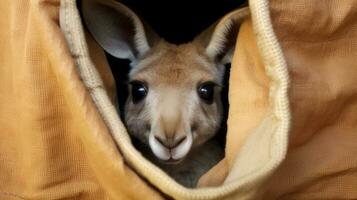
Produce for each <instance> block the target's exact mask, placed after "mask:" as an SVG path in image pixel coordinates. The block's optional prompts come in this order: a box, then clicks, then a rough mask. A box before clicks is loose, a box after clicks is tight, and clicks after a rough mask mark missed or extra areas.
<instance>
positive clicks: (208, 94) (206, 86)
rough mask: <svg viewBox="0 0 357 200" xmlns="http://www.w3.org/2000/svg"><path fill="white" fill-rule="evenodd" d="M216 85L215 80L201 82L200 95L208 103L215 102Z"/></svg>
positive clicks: (198, 91) (198, 89) (198, 90)
mask: <svg viewBox="0 0 357 200" xmlns="http://www.w3.org/2000/svg"><path fill="white" fill-rule="evenodd" d="M215 85H216V84H215V83H213V82H205V83H202V84H200V85H199V86H198V88H197V93H198V96H199V97H200V98H201V99H202V100H203V101H204V102H205V103H207V104H212V103H213V97H214V86H215Z"/></svg>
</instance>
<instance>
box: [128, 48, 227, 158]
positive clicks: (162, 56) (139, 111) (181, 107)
mask: <svg viewBox="0 0 357 200" xmlns="http://www.w3.org/2000/svg"><path fill="white" fill-rule="evenodd" d="M202 53H203V51H202V49H199V48H197V47H196V46H195V45H193V44H185V45H180V46H176V45H172V44H168V43H166V42H164V41H162V42H161V43H160V44H158V45H157V46H155V47H153V49H152V50H151V52H148V54H147V56H145V57H144V58H143V59H142V60H140V62H138V63H139V64H138V65H137V66H136V67H135V69H133V70H132V71H131V73H130V79H131V80H141V81H144V82H146V83H147V84H148V87H149V90H150V91H149V93H148V95H147V97H146V98H145V100H143V102H141V103H139V105H138V104H134V103H133V102H132V101H131V97H129V98H128V101H127V103H126V110H125V113H126V115H125V116H126V117H125V118H126V124H127V126H128V129H129V131H130V132H131V133H132V134H134V135H135V136H136V137H137V138H140V139H141V141H142V142H144V143H148V144H149V145H150V147H151V149H152V150H153V152H154V154H155V155H156V156H157V157H159V158H160V159H162V160H169V159H170V158H171V159H174V160H176V159H182V158H183V157H184V156H185V155H187V153H188V152H189V150H190V149H191V147H196V146H198V145H199V144H202V143H203V142H205V141H206V140H208V139H210V138H211V137H212V136H213V135H214V134H215V133H216V131H217V129H218V128H219V124H220V120H221V114H222V113H221V112H222V105H221V100H220V86H219V85H220V84H221V81H222V80H221V77H222V71H221V70H220V69H218V68H217V67H215V63H214V62H213V61H212V60H210V59H209V58H208V57H207V56H205V55H204V54H202ZM173 61H174V62H173ZM207 81H212V82H216V83H217V86H216V87H215V90H216V91H215V94H214V95H215V97H214V103H213V104H211V105H207V104H205V103H204V102H203V101H202V100H201V99H200V98H199V96H198V95H197V87H198V85H199V84H200V83H202V82H207ZM145 127H146V128H145ZM147 127H150V129H148V128H147ZM143 130H145V133H143ZM155 136H156V137H159V138H163V139H165V138H166V139H168V138H172V137H178V138H180V137H187V138H186V139H185V140H184V141H183V142H182V143H181V144H180V145H179V146H177V147H176V148H174V149H167V148H165V147H164V146H163V145H161V144H160V142H158V141H157V140H156V139H155Z"/></svg>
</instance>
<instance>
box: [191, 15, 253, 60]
mask: <svg viewBox="0 0 357 200" xmlns="http://www.w3.org/2000/svg"><path fill="white" fill-rule="evenodd" d="M243 16H246V10H242V9H240V10H236V11H233V12H231V13H229V14H227V15H226V16H225V17H223V18H222V19H221V20H219V21H218V22H216V23H214V24H213V25H211V26H210V27H209V28H208V29H206V30H205V31H203V32H202V33H201V34H200V35H198V36H197V37H196V38H195V40H194V42H196V43H198V44H199V45H201V46H203V47H204V48H205V50H206V53H207V55H208V56H209V57H210V58H212V59H214V60H215V61H217V62H219V63H222V64H227V63H230V62H231V61H232V56H233V52H234V48H235V43H236V40H237V36H238V31H239V27H240V24H241V22H242V20H243V18H244V17H243Z"/></svg>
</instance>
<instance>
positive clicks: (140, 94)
mask: <svg viewBox="0 0 357 200" xmlns="http://www.w3.org/2000/svg"><path fill="white" fill-rule="evenodd" d="M130 85H131V96H132V100H133V103H134V104H136V103H139V102H140V101H141V100H143V99H144V98H145V97H146V95H147V94H148V87H147V86H146V84H145V83H143V82H141V81H131V82H130Z"/></svg>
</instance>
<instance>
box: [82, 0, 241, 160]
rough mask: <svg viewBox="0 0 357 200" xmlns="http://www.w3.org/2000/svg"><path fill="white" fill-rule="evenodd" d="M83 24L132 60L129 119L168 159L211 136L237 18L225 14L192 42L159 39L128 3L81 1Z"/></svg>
mask: <svg viewBox="0 0 357 200" xmlns="http://www.w3.org/2000/svg"><path fill="white" fill-rule="evenodd" d="M82 2H83V3H82V12H83V16H84V20H85V23H86V25H87V27H88V29H89V31H90V32H91V34H92V35H93V37H94V38H95V39H96V41H97V42H98V43H99V44H100V45H101V46H102V47H103V48H104V49H105V50H106V51H107V52H108V53H109V54H111V55H113V56H115V57H117V58H121V59H129V60H130V61H131V71H130V73H129V80H130V84H129V91H130V94H129V97H128V99H127V102H126V105H125V123H126V126H127V128H128V131H129V133H130V134H131V135H133V136H134V137H136V138H138V139H140V140H141V141H142V142H143V143H145V144H148V145H149V146H150V148H151V150H152V152H153V153H154V155H155V156H156V157H157V158H159V159H160V160H164V161H168V162H171V161H175V162H176V161H180V160H182V159H183V158H184V157H185V156H186V155H187V154H188V153H189V152H190V150H191V149H192V148H193V147H195V146H198V145H200V144H202V143H204V142H205V141H207V140H208V139H209V138H211V137H212V136H213V135H214V134H215V133H216V132H217V130H218V128H219V126H220V122H221V116H222V105H221V99H220V90H221V84H222V77H223V73H224V64H226V63H229V62H230V60H231V56H232V52H233V50H234V44H235V39H236V36H237V32H238V27H239V21H238V20H237V19H236V18H235V17H234V16H227V17H225V18H223V19H222V20H220V21H219V22H218V23H215V24H214V25H212V26H211V27H210V28H208V29H207V30H206V31H204V32H203V33H201V34H200V35H199V36H197V37H196V38H195V39H194V40H193V41H192V42H191V43H187V44H182V45H174V44H170V43H168V42H166V41H164V40H163V39H161V38H160V37H159V36H158V35H157V34H155V33H154V32H153V31H152V29H151V28H150V27H148V26H147V25H146V24H145V23H143V22H142V21H141V20H140V19H139V17H138V16H137V15H136V14H135V13H134V12H132V11H131V10H130V9H128V8H127V7H125V6H124V5H122V4H120V3H118V2H115V1H112V0H107V1H100V0H86V1H82Z"/></svg>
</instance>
